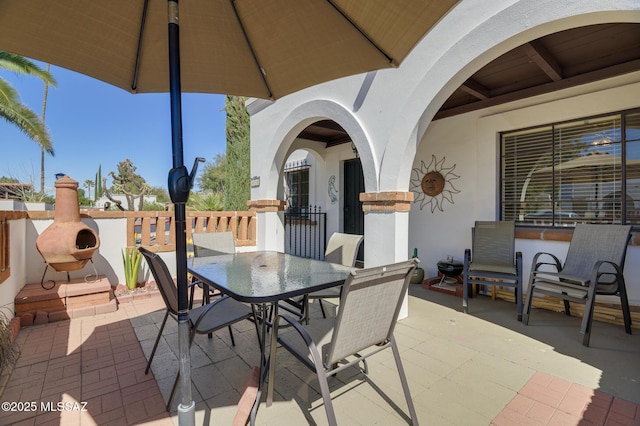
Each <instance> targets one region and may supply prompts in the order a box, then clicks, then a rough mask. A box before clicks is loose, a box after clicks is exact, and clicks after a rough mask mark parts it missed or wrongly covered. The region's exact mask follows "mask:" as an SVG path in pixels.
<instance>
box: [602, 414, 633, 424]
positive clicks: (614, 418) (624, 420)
mask: <svg viewBox="0 0 640 426" xmlns="http://www.w3.org/2000/svg"><path fill="white" fill-rule="evenodd" d="M605 424H606V425H608V426H609V425H612V426H613V425H627V426H637V425H638V422H637V421H635V420H634V419H632V418H630V417H627V416H626V415H624V414H622V413H620V412H616V411H609V414H608V415H607V420H606V422H605Z"/></svg>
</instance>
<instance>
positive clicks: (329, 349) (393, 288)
mask: <svg viewBox="0 0 640 426" xmlns="http://www.w3.org/2000/svg"><path fill="white" fill-rule="evenodd" d="M417 264H418V260H417V259H410V260H407V261H404V262H399V263H396V264H393V265H387V266H379V267H374V268H367V269H358V270H355V271H353V272H352V273H351V274H350V275H349V277H348V278H347V279H346V281H345V283H344V285H343V289H342V295H341V297H340V308H339V310H338V316H337V318H336V323H335V329H334V332H333V336H332V339H331V344H330V345H328V346H325V347H323V348H322V351H323V353H322V358H323V360H324V361H325V365H332V364H334V363H337V362H338V361H340V360H342V359H344V358H346V357H347V356H349V355H353V354H355V353H358V352H360V351H362V350H364V349H366V348H368V347H371V346H373V345H376V344H378V343H383V342H387V341H388V340H389V339H390V338H391V337H392V336H393V330H394V328H395V325H396V321H397V319H398V315H399V313H400V308H401V306H402V301H403V299H404V297H405V294H406V292H407V287H408V286H409V281H410V279H411V275H412V273H413V270H414V269H415V268H416V266H417Z"/></svg>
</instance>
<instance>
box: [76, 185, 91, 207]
mask: <svg viewBox="0 0 640 426" xmlns="http://www.w3.org/2000/svg"><path fill="white" fill-rule="evenodd" d="M78 202H79V203H80V205H81V206H91V205H93V201H91V198H89V197H87V196H86V193H85V192H84V189H82V188H78Z"/></svg>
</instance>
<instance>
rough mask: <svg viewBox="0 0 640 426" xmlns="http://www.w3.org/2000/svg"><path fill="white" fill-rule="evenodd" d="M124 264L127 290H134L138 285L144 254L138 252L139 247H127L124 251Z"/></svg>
mask: <svg viewBox="0 0 640 426" xmlns="http://www.w3.org/2000/svg"><path fill="white" fill-rule="evenodd" d="M122 262H123V263H124V277H125V281H126V284H127V289H129V290H134V289H135V288H136V286H137V285H138V274H139V272H140V263H141V262H142V253H140V252H139V251H138V249H137V247H127V248H126V249H124V250H122Z"/></svg>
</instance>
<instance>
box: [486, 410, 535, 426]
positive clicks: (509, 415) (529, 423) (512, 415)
mask: <svg viewBox="0 0 640 426" xmlns="http://www.w3.org/2000/svg"><path fill="white" fill-rule="evenodd" d="M491 424H492V425H495V426H513V425H520V426H540V423H537V422H536V421H535V420H533V419H530V418H528V417H527V416H525V415H524V413H521V412H518V411H516V410H513V409H511V408H508V407H507V408H505V409H504V410H502V411H501V412H500V414H498V415H497V416H496V417H495V418H494V419H493V421H492V422H491Z"/></svg>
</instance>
